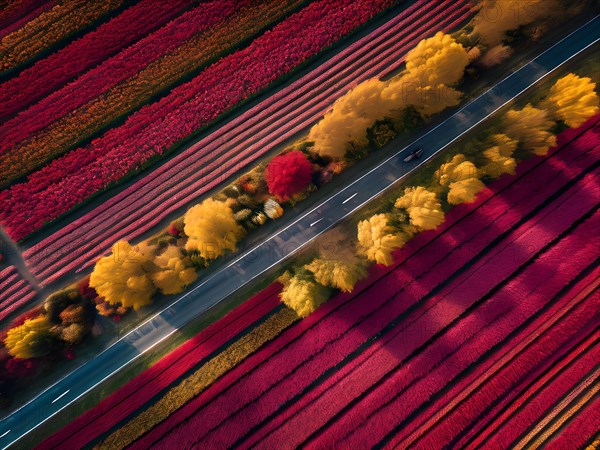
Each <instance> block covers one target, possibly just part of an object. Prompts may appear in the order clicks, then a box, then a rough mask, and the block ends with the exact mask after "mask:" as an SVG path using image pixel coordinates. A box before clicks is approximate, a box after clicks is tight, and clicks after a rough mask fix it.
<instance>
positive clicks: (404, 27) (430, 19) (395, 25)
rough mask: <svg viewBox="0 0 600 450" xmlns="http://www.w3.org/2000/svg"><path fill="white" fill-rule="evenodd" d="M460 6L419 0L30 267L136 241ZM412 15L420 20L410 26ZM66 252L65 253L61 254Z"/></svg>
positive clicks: (50, 241) (50, 273) (80, 222)
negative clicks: (444, 10)
mask: <svg viewBox="0 0 600 450" xmlns="http://www.w3.org/2000/svg"><path fill="white" fill-rule="evenodd" d="M459 3H460V2H457V3H456V6H457V11H456V12H455V13H454V14H452V13H451V12H450V13H449V15H448V16H447V17H445V19H442V21H441V22H437V21H436V20H437V19H436V18H437V17H439V15H438V14H437V13H436V11H438V8H435V9H433V10H430V11H428V10H427V8H428V7H429V5H430V2H426V1H423V2H417V3H416V4H415V5H414V8H409V9H407V10H406V11H405V13H404V12H403V13H402V14H400V15H399V16H398V18H397V19H394V20H393V21H391V23H387V24H385V25H383V26H382V27H381V28H378V29H377V30H376V31H374V32H373V33H372V34H371V35H369V36H367V37H366V38H365V39H364V40H360V41H358V42H357V45H352V46H350V47H349V48H348V49H347V50H344V51H343V52H341V53H340V54H339V55H336V56H335V57H334V58H332V60H331V61H329V62H327V63H325V64H324V65H323V66H319V68H317V69H315V71H314V72H311V73H310V74H308V75H306V76H305V77H303V78H302V79H300V80H298V82H295V83H293V84H292V86H290V88H286V89H284V90H283V91H284V92H282V91H279V92H278V93H277V94H276V95H274V96H273V97H270V98H269V99H267V100H265V101H264V102H261V104H260V105H258V106H257V107H254V108H252V109H250V110H249V111H248V112H247V113H245V114H243V115H242V116H241V117H240V118H239V119H235V120H234V121H232V122H233V123H231V124H227V125H225V126H224V127H222V128H220V129H219V130H217V131H215V132H214V133H211V135H210V136H209V137H207V138H205V139H202V140H201V141H200V142H199V143H198V144H197V145H194V146H193V147H191V148H190V149H189V150H186V152H184V153H183V154H182V155H180V156H177V157H175V158H174V159H173V160H172V161H169V162H167V163H165V164H164V165H162V166H161V167H160V168H158V169H157V170H155V171H153V172H152V174H151V175H148V176H146V177H144V178H143V179H142V180H140V181H139V182H136V183H134V184H133V185H132V186H130V187H128V188H127V189H125V190H124V191H122V192H121V193H119V194H118V195H117V196H115V197H114V198H113V199H111V200H109V201H108V202H106V203H105V204H103V205H101V206H99V207H97V208H96V209H94V210H93V211H91V212H90V213H88V214H86V215H85V216H83V217H82V218H80V219H77V220H75V221H73V222H72V223H71V224H69V225H67V226H65V227H64V228H62V229H61V230H59V231H57V232H56V233H54V234H53V235H51V236H49V237H48V238H47V239H44V240H43V241H41V242H40V243H39V244H36V245H35V246H33V247H31V248H30V249H28V250H26V251H25V253H24V256H25V258H26V260H27V264H28V266H29V267H30V268H31V270H32V271H33V272H34V273H35V274H36V276H38V277H40V278H41V279H42V280H43V283H47V282H50V281H53V280H56V279H57V278H58V277H60V276H62V275H63V274H65V273H68V272H69V271H70V270H73V269H76V268H82V267H88V266H89V265H91V264H93V262H94V261H95V260H96V259H97V258H98V257H99V256H100V255H102V254H103V253H105V252H106V251H107V250H108V249H109V248H110V246H111V245H112V243H113V242H114V240H115V239H127V240H130V239H134V238H136V237H137V236H138V235H139V234H141V233H143V232H145V231H147V230H148V229H150V228H151V227H152V226H155V225H156V224H157V223H158V222H159V221H160V220H161V219H163V218H164V217H165V216H166V215H168V214H170V213H172V212H173V211H175V210H176V209H177V208H180V207H181V206H182V205H185V204H187V203H189V202H191V201H192V200H193V199H194V198H196V197H197V196H198V195H199V194H201V193H203V192H205V191H207V190H208V189H210V188H211V187H212V186H214V185H215V184H216V183H218V182H219V181H220V180H222V179H223V177H225V176H226V175H227V174H230V173H233V172H235V171H236V170H238V167H239V166H240V165H242V164H246V163H248V162H249V161H251V160H253V159H255V158H257V157H259V156H260V155H261V154H264V153H265V152H268V151H269V150H272V149H273V148H274V147H275V146H276V145H277V144H278V143H280V142H282V141H283V140H285V139H286V138H288V137H289V136H291V135H293V134H294V133H296V132H297V130H299V129H301V128H302V127H305V126H306V125H307V124H309V123H311V121H314V120H315V119H316V118H317V117H318V116H319V115H321V114H322V111H323V110H324V109H325V108H327V107H328V105H329V104H330V103H331V102H332V101H333V99H335V98H336V97H337V96H339V95H341V94H342V93H343V92H344V91H345V90H346V89H348V88H349V87H350V86H351V83H353V82H356V81H362V80H364V79H366V78H368V77H370V76H373V75H377V74H378V71H384V72H383V73H385V71H387V70H392V69H393V68H394V67H395V65H396V64H401V63H402V61H403V51H404V49H406V48H407V47H410V46H412V45H414V42H415V40H418V39H419V38H420V37H422V36H423V34H424V33H433V32H435V31H437V30H438V29H439V28H440V27H442V26H445V28H448V29H451V28H452V27H453V26H454V21H455V20H457V19H459V20H462V19H461V17H462V14H464V12H465V9H466V8H468V7H466V6H465V4H463V6H462V7H460V4H459ZM442 7H443V5H442ZM414 15H416V16H418V17H419V19H417V20H413V18H414ZM396 39H397V40H396ZM379 73H382V72H379ZM356 77H359V78H358V79H357V78H356ZM266 118H269V119H271V120H273V122H272V123H270V124H269V125H268V126H265V125H264V123H263V121H264V120H265V119H266ZM231 155H234V156H231ZM213 158H216V159H213ZM73 241H83V242H82V243H81V245H78V246H77V247H76V248H73V247H71V246H69V244H70V243H71V242H73ZM67 246H69V251H68V252H62V251H61V249H62V248H67Z"/></svg>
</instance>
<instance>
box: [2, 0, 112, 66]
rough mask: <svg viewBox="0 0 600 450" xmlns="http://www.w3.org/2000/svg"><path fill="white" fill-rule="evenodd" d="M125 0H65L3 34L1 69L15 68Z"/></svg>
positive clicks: (86, 25)
mask: <svg viewBox="0 0 600 450" xmlns="http://www.w3.org/2000/svg"><path fill="white" fill-rule="evenodd" d="M122 4H123V0H102V1H97V2H88V1H87V0H64V1H62V2H60V3H58V4H56V5H54V7H53V8H52V9H50V10H49V11H46V12H43V13H42V14H40V15H39V16H37V17H35V18H34V19H33V20H32V21H31V22H29V23H27V26H25V27H22V28H19V29H18V30H15V31H14V32H12V33H10V34H9V35H7V36H4V38H2V46H1V47H0V71H6V70H9V69H14V68H16V67H17V66H19V65H21V64H22V63H24V62H26V61H28V60H29V59H31V58H33V57H34V56H36V55H37V54H38V53H39V52H41V51H43V50H47V49H48V48H50V47H51V46H52V45H55V44H57V43H58V42H60V41H61V40H63V39H66V38H67V37H69V36H71V35H73V34H74V33H77V32H78V31H81V30H82V29H84V28H86V27H88V26H89V25H90V24H91V23H93V22H95V21H96V20H98V19H100V18H101V17H103V16H105V15H106V14H107V13H109V12H111V11H113V10H115V9H117V8H119V7H120V6H121V5H122Z"/></svg>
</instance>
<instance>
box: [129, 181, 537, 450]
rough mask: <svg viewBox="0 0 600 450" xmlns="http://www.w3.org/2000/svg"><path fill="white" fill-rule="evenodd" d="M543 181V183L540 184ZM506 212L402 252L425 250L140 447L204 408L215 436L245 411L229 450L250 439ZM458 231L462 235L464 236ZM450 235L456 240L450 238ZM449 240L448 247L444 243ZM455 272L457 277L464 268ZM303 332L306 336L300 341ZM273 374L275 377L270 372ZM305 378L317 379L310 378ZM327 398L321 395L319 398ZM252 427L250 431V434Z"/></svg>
mask: <svg viewBox="0 0 600 450" xmlns="http://www.w3.org/2000/svg"><path fill="white" fill-rule="evenodd" d="M535 179H539V178H537V177H536V178H535ZM514 191H515V192H514V195H515V197H516V198H517V199H519V198H520V197H521V196H520V194H519V193H520V192H521V191H520V190H519V189H514ZM484 198H489V196H484ZM544 198H545V197H544ZM480 201H481V200H480ZM538 201H539V202H543V198H541V199H538ZM505 205H506V203H505V201H504V199H500V198H496V197H495V198H494V199H492V200H491V201H488V202H487V203H485V204H483V205H482V206H479V207H478V209H476V211H477V212H481V213H480V214H469V215H468V216H467V218H466V219H463V220H462V221H461V222H460V225H459V226H456V225H454V226H452V228H450V229H449V230H448V231H446V232H445V233H444V234H442V235H441V238H440V237H439V236H440V234H439V232H436V233H435V234H433V233H430V234H425V235H421V236H420V237H419V238H418V239H416V240H415V241H413V242H411V243H410V245H409V247H410V248H405V249H403V250H402V251H401V252H400V253H401V254H408V255H411V254H414V252H415V248H414V247H417V251H419V252H418V253H416V256H405V257H404V258H403V257H400V258H399V260H400V261H402V266H399V267H398V268H397V269H396V270H394V271H393V272H391V273H389V274H388V275H386V276H385V278H381V279H378V280H377V283H375V284H374V285H372V286H371V287H370V288H369V289H368V290H366V291H364V292H362V293H361V294H360V295H359V296H358V297H357V298H356V299H355V301H352V302H349V298H350V297H351V296H345V295H343V296H340V297H338V298H334V299H333V300H331V301H330V302H329V303H327V304H326V305H325V306H323V307H322V308H320V309H319V310H317V311H316V312H315V313H314V314H312V315H311V316H309V317H308V318H307V319H305V320H303V322H301V323H299V324H297V325H296V326H294V327H293V328H292V329H290V330H288V331H287V332H286V333H285V334H283V335H281V336H280V337H279V338H278V339H276V340H275V341H273V342H272V343H270V344H269V345H267V346H265V347H264V349H261V350H260V351H259V352H258V353H257V354H255V355H253V356H252V357H251V358H249V359H248V360H246V361H245V362H244V363H243V364H242V365H240V366H239V367H237V368H235V369H234V370H233V371H231V372H230V373H229V374H227V375H226V376H225V377H223V379H221V380H219V381H218V382H217V383H215V384H214V385H213V386H211V387H210V388H209V389H208V390H207V391H206V392H204V393H203V394H201V395H200V396H199V397H198V398H197V399H195V400H193V401H192V402H191V403H190V404H189V406H186V407H184V408H183V409H182V410H180V411H178V412H177V413H175V414H173V415H172V416H171V417H170V418H169V419H168V420H167V422H165V423H163V424H161V425H159V426H158V427H157V428H156V429H154V430H153V431H152V432H151V433H150V434H148V435H147V437H143V438H142V439H141V440H140V441H139V442H137V443H136V446H137V447H144V446H148V445H150V444H152V443H153V442H154V440H155V439H157V438H159V437H160V436H162V435H164V434H165V433H167V432H169V431H170V430H171V429H172V428H173V427H174V426H175V425H176V424H179V423H180V422H182V421H184V420H187V419H188V416H189V414H190V412H191V411H196V410H197V409H198V408H199V407H201V406H203V405H207V406H204V407H203V409H202V410H200V412H199V413H198V415H197V416H196V417H200V416H201V417H203V420H205V422H204V423H203V426H202V427H201V429H202V430H204V431H203V432H208V431H210V430H211V427H215V426H217V425H218V424H219V423H221V421H222V420H224V419H226V417H227V415H225V414H226V413H227V414H230V413H231V412H232V411H233V412H236V411H239V412H238V414H236V415H235V416H234V417H233V418H231V420H230V421H228V422H226V423H227V429H228V433H229V436H230V439H231V442H229V441H227V442H221V444H222V445H231V444H232V443H233V442H235V440H236V439H237V438H239V437H240V436H243V435H244V433H245V432H246V431H247V427H249V426H252V425H253V424H254V423H255V422H252V423H249V422H247V421H246V422H244V419H243V418H244V417H246V418H248V417H252V418H253V420H254V418H256V420H257V421H260V420H261V418H262V417H265V416H268V415H269V414H271V413H272V412H273V409H272V408H270V407H269V405H272V407H275V405H279V404H282V403H284V402H285V401H286V400H289V398H290V397H291V396H294V395H295V394H297V393H299V392H300V391H301V390H302V389H303V388H304V387H305V386H307V385H308V384H309V383H310V382H311V381H312V377H316V376H317V375H318V374H319V373H322V372H323V371H325V370H326V369H327V368H329V367H333V366H334V365H335V364H337V363H338V362H339V359H340V358H343V357H344V356H345V355H348V354H350V353H351V352H352V351H354V350H355V349H356V348H358V346H359V345H360V344H361V343H363V342H364V340H365V339H366V338H367V337H368V336H371V335H374V334H377V332H378V331H379V330H381V329H382V328H383V327H384V326H385V325H386V324H387V323H388V322H389V318H390V317H395V316H397V315H398V314H400V313H402V311H403V310H405V309H406V308H407V307H408V306H409V305H407V304H403V303H402V302H390V301H388V300H387V299H390V298H391V297H393V296H394V294H395V293H396V292H397V291H398V290H399V289H407V288H408V287H410V285H411V284H412V283H414V278H415V277H419V279H420V280H422V281H420V283H423V285H424V288H425V289H430V288H433V287H435V286H436V285H437V284H438V283H439V282H441V281H443V280H444V279H445V277H446V275H444V274H443V273H442V271H441V270H440V269H439V268H438V267H437V266H436V263H437V264H440V261H441V259H442V255H445V254H446V253H447V251H446V246H447V245H449V242H450V243H452V242H457V241H460V239H462V238H464V237H465V236H464V234H465V233H466V234H467V239H469V238H471V237H472V235H473V234H477V233H476V232H474V233H473V230H483V229H486V224H488V228H487V230H488V239H487V241H486V242H482V243H481V245H480V246H479V247H478V249H479V250H481V249H482V248H484V247H485V245H486V243H489V242H490V241H491V240H493V238H494V237H495V236H496V235H497V230H495V229H494V228H493V227H491V228H490V227H489V221H490V217H494V215H498V214H501V213H502V212H503V211H505V209H506V207H505ZM455 211H457V210H454V211H452V212H451V213H450V214H449V218H448V219H449V220H448V221H447V222H446V224H448V223H452V224H454V223H455V221H456V218H454V217H452V216H453V213H454V212H455ZM457 213H458V217H459V218H460V217H464V214H465V212H464V211H457ZM520 217H522V215H519V214H516V215H515V216H514V218H513V221H512V222H513V224H514V223H515V222H516V221H518V219H519V218H520ZM446 226H448V225H446ZM457 229H458V231H456V230H457ZM463 229H467V230H470V232H469V231H466V232H464V233H463V234H460V235H457V233H459V232H460V230H463ZM448 233H449V234H450V235H451V237H450V238H445V236H447V235H448ZM442 239H445V240H444V241H442ZM446 239H447V240H448V241H449V242H447V241H446ZM423 240H424V241H426V242H427V243H430V242H433V243H432V244H430V245H427V246H426V247H425V248H423V245H424V243H423V242H421V241H423ZM425 245H426V244H425ZM475 250H476V249H474V250H473V251H475ZM455 254H456V256H457V257H462V258H465V257H466V258H467V260H468V259H469V253H467V252H463V253H461V252H460V251H457V252H456V253H455ZM471 256H472V255H471ZM463 262H464V261H463ZM404 265H406V266H407V267H410V268H411V269H410V271H409V270H401V269H400V267H403V266H404ZM448 265H449V266H450V267H454V269H455V270H456V267H457V266H458V261H454V264H448ZM384 272H385V270H384ZM426 274H428V275H429V276H430V277H434V279H433V280H431V281H429V280H428V279H425V278H423V277H424V276H425V275H426ZM374 277H375V274H372V275H371V277H370V278H369V280H370V281H369V283H372V282H373V278H374ZM360 290H361V288H360V287H358V288H357V289H356V290H355V292H354V293H353V294H352V296H353V295H356V293H357V292H358V291H360ZM410 298H411V301H412V299H414V301H416V300H417V299H418V298H419V297H416V298H415V297H413V296H412V295H411V297H410ZM342 305H344V306H343V311H344V312H343V313H342V312H341V311H342V310H339V311H338V310H337V308H339V307H340V306H342ZM332 311H333V312H332ZM374 311H375V314H374V313H373V312H374ZM373 314H374V315H373ZM340 316H342V317H340ZM365 317H367V319H365ZM301 332H302V333H303V334H302V335H301V336H300V338H299V337H298V336H299V333H301ZM281 348H285V351H281V350H280V349H281ZM315 355H317V356H315ZM265 358H268V363H265V362H263V361H264V360H265ZM299 365H300V366H299ZM269 370H272V371H273V372H269ZM291 371H294V373H295V374H297V375H295V376H294V377H291V378H287V379H285V378H284V381H283V382H282V383H283V384H280V383H275V382H277V380H280V379H281V378H282V377H285V376H286V375H287V374H288V373H290V372H291ZM250 372H252V377H242V375H243V374H247V373H250ZM305 376H309V377H308V378H306V379H305V378H304V377H305ZM261 380H263V381H261ZM233 383H235V385H234V386H233V388H231V389H229V390H225V389H226V388H227V387H228V386H230V385H231V384H233ZM265 383H266V384H265ZM221 392H225V393H224V394H223V395H222V397H219V401H218V402H215V401H213V399H214V398H215V396H216V395H218V394H220V393H221ZM321 392H322V391H321V390H319V393H321ZM242 393H244V394H242ZM256 398H258V401H257V402H256V403H250V406H248V407H247V408H245V409H240V408H242V407H244V405H247V404H248V403H249V402H252V401H253V400H255V399H256ZM210 402H212V403H210ZM232 408H233V410H232ZM289 416H291V412H290V414H289V415H288V414H287V412H286V414H285V415H284V416H278V417H279V420H278V421H277V423H278V424H283V423H285V422H286V420H287V418H288V417H289ZM238 417H239V418H241V419H240V421H241V422H238V421H237V420H236V418H238ZM244 423H245V424H246V427H244ZM236 426H237V428H236ZM274 429H275V427H273V428H269V429H267V430H265V434H266V433H268V432H271V431H273V430H274ZM177 430H179V429H177ZM176 433H179V431H176ZM196 433H197V434H196V435H197V436H198V437H201V436H202V433H201V432H196ZM181 444H182V443H181Z"/></svg>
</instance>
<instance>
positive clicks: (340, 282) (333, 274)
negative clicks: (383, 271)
mask: <svg viewBox="0 0 600 450" xmlns="http://www.w3.org/2000/svg"><path fill="white" fill-rule="evenodd" d="M304 267H305V268H306V269H307V270H309V271H311V272H312V273H313V275H314V277H315V280H316V281H317V283H319V284H322V285H323V286H327V287H331V288H334V289H339V290H341V291H343V292H352V289H354V285H355V284H356V283H357V282H358V281H360V280H362V279H363V278H364V277H366V276H367V268H366V267H365V265H364V264H362V262H361V261H360V260H359V259H358V258H354V259H353V260H350V261H347V260H343V259H325V258H315V259H314V260H312V262H311V263H310V264H307V265H306V266H304Z"/></svg>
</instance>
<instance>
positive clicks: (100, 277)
mask: <svg viewBox="0 0 600 450" xmlns="http://www.w3.org/2000/svg"><path fill="white" fill-rule="evenodd" d="M154 251H155V250H154V248H152V247H150V246H148V245H147V244H145V243H142V244H139V245H138V246H132V245H130V244H129V243H128V242H126V241H119V242H117V243H116V244H114V245H113V247H112V254H110V255H108V256H105V257H103V258H100V259H99V260H98V262H97V263H96V265H95V266H94V271H93V272H92V275H91V276H90V286H91V287H93V288H94V289H95V290H96V292H97V293H98V295H100V296H102V297H103V298H104V299H105V300H106V301H107V302H108V303H110V304H116V303H120V304H121V305H123V306H126V307H132V308H133V309H135V310H138V309H140V308H141V307H142V306H146V305H149V304H150V303H152V296H153V295H154V293H155V292H156V288H155V287H154V284H153V283H152V279H151V274H152V273H153V272H154V271H155V270H156V266H155V265H154V263H153V259H154Z"/></svg>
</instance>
